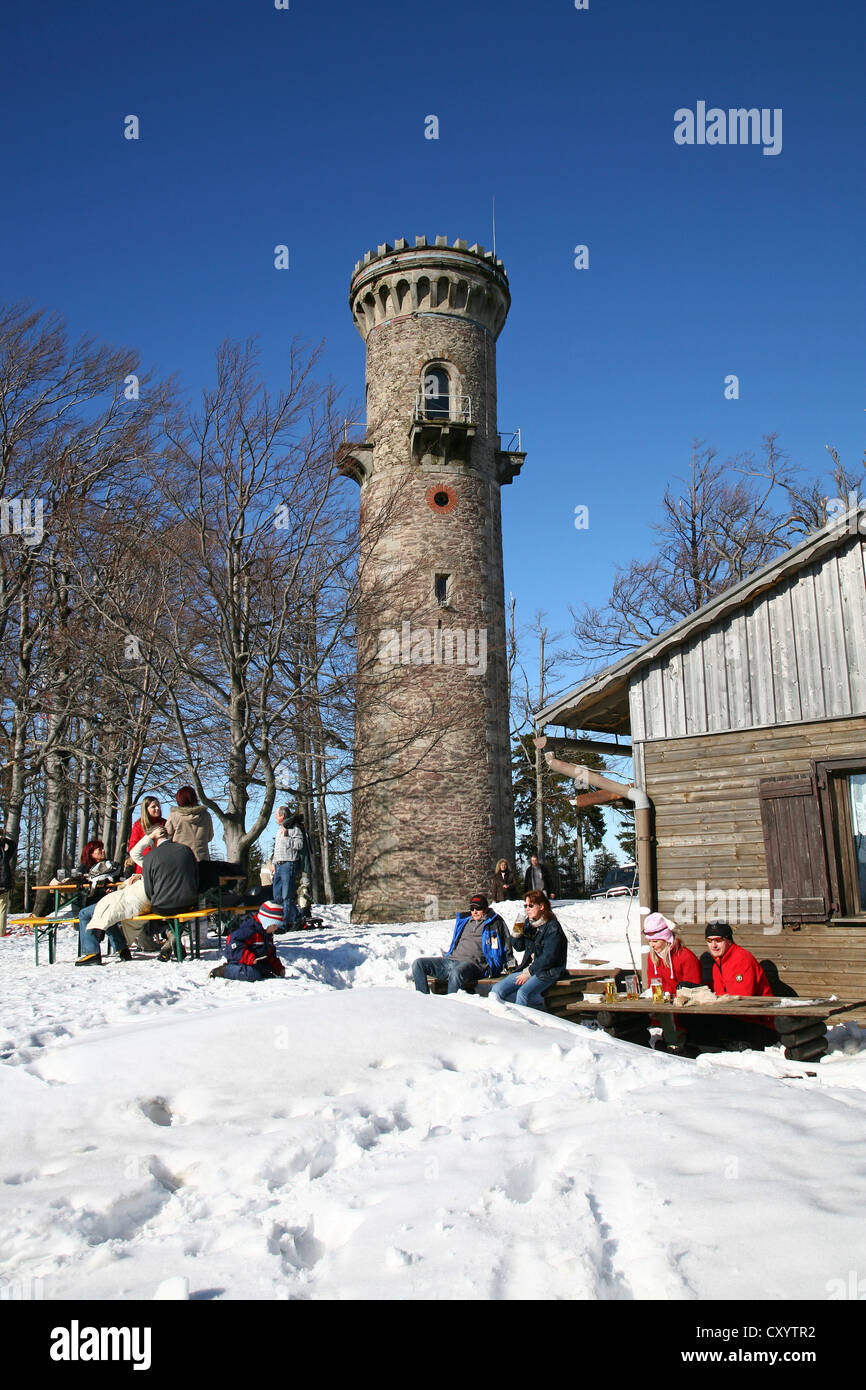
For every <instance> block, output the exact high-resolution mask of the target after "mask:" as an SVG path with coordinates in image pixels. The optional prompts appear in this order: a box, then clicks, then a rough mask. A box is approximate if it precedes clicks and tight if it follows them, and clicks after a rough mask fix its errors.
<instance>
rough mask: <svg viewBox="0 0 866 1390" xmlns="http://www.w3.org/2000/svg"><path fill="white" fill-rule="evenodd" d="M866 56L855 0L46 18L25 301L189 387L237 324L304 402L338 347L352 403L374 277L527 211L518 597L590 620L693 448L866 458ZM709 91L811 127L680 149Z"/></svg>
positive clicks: (173, 1)
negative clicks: (387, 256)
mask: <svg viewBox="0 0 866 1390" xmlns="http://www.w3.org/2000/svg"><path fill="white" fill-rule="evenodd" d="M864 39H866V17H864V12H863V10H862V8H860V7H854V6H852V5H851V4H850V0H825V3H823V4H822V5H820V6H818V5H814V4H811V3H805V0H785V3H782V0H728V3H726V4H724V5H722V4H716V5H707V4H700V3H695V0H660V2H659V3H648V2H647V0H642V3H638V0H625V2H623V0H590V8H589V9H588V10H583V11H578V10H576V9H575V7H574V3H573V0H542V3H540V4H516V3H513V0H503V3H498V4H493V3H492V0H481V3H474V4H472V3H470V4H463V3H460V0H439V3H437V4H435V5H411V6H410V5H406V4H398V3H396V0H380V2H379V3H376V4H375V5H362V4H350V3H347V2H346V0H336V2H335V3H327V0H291V8H290V9H289V10H288V11H284V10H276V9H275V7H274V4H273V0H243V3H241V0H212V3H205V0H200V2H199V3H192V0H146V2H145V3H142V4H138V5H118V4H116V3H112V4H109V3H107V0H95V3H90V4H88V5H87V6H72V5H69V4H68V3H61V2H60V0H43V3H40V4H39V5H38V6H32V5H31V6H19V7H16V10H15V11H14V12H11V13H8V14H7V16H6V19H5V21H4V35H3V45H2V57H0V63H2V79H3V80H2V82H0V124H2V131H3V147H4V155H5V164H6V170H5V174H6V178H5V181H4V182H5V189H6V194H7V196H6V198H5V199H4V202H5V204H6V207H5V214H4V217H3V219H2V229H0V237H2V257H0V294H2V296H3V297H5V298H11V299H17V298H26V299H30V300H32V301H33V302H34V303H36V304H38V305H40V306H46V307H49V308H57V309H59V310H61V311H62V313H63V314H64V315H65V316H66V317H67V319H68V321H69V324H70V326H71V329H72V331H73V333H74V334H76V335H77V334H78V333H85V332H87V333H93V334H95V335H97V336H98V337H102V338H106V339H108V340H111V341H114V342H123V343H128V344H130V345H131V346H134V347H136V348H137V349H138V350H139V351H140V352H141V354H142V357H143V359H144V361H145V363H148V364H153V365H155V366H156V367H157V369H158V370H159V371H160V373H163V374H168V373H170V372H175V373H177V375H178V377H179V379H180V382H181V383H182V385H183V387H184V388H185V389H186V390H188V391H189V392H190V393H197V392H198V391H199V390H200V389H201V387H202V385H203V384H205V383H206V382H207V381H208V380H209V379H210V376H211V373H212V365H213V357H214V352H215V349H216V347H217V345H218V344H219V342H220V341H221V340H222V339H223V338H224V337H226V336H234V337H245V336H247V335H249V334H256V335H259V336H260V339H261V351H262V355H263V359H264V361H265V363H266V364H267V369H268V372H269V375H270V377H271V380H272V381H273V383H274V384H277V383H278V381H279V375H280V369H281V363H282V362H283V361H284V359H285V351H286V345H287V343H288V342H289V340H290V339H291V338H292V337H293V336H294V335H300V336H301V337H302V338H304V339H307V340H309V341H310V342H315V341H318V340H319V339H321V338H324V339H325V340H326V357H325V361H326V367H327V370H328V371H329V372H330V373H331V375H332V376H333V377H334V378H335V379H336V380H337V381H338V382H340V383H341V384H343V385H344V386H345V388H346V398H347V410H348V408H349V405H350V404H351V402H352V401H353V400H354V401H357V400H359V399H361V398H362V397H363V371H364V350H363V344H362V342H361V339H360V338H359V336H358V335H357V333H356V331H355V329H354V327H353V325H352V321H351V317H350V314H349V310H348V306H347V293H348V285H349V279H350V276H351V273H352V267H353V265H354V263H355V261H356V260H357V259H359V257H360V256H362V255H363V253H364V251H365V250H367V249H368V248H369V247H374V246H376V245H377V244H378V243H379V242H382V241H391V242H393V241H394V239H395V238H396V237H398V236H407V237H409V238H414V236H415V235H416V234H418V233H425V234H426V235H427V236H428V237H431V238H432V237H434V236H435V235H436V234H437V233H444V234H446V235H447V236H448V238H449V240H453V239H454V238H455V237H458V236H459V237H465V238H466V239H467V240H468V241H469V242H470V243H471V242H473V241H476V240H477V241H480V242H481V243H483V244H484V245H487V246H489V245H490V244H491V200H492V198H493V197H494V196H495V198H496V233H497V252H498V254H499V255H500V256H501V257H502V259H503V260H504V262H505V267H506V270H507V272H508V275H509V279H510V283H511V289H512V298H513V304H512V310H511V314H510V316H509V320H508V322H507V324H506V326H505V329H504V331H503V333H502V336H501V338H500V341H499V400H500V426H501V428H502V429H503V430H510V429H512V428H514V427H516V426H518V425H519V426H520V427H521V429H522V431H523V440H524V447H525V448H526V450H527V460H526V464H525V467H524V472H523V475H522V476H521V478H520V479H518V481H517V482H516V483H515V484H513V485H512V486H511V487H510V488H506V489H505V490H504V492H503V517H504V543H505V562H506V585H507V587H508V588H510V589H512V590H513V591H514V592H515V594H516V595H517V597H518V603H519V612H520V614H521V616H522V617H523V618H524V619H529V618H531V616H532V613H533V612H534V610H535V609H536V608H539V607H540V608H543V609H545V610H546V611H547V613H548V615H549V620H550V626H551V629H552V630H556V629H560V630H561V629H565V628H566V627H567V625H568V619H567V606H568V604H569V603H570V602H571V603H575V604H580V603H582V602H583V601H585V600H589V601H593V602H601V601H603V599H604V598H605V596H606V595H607V593H608V592H609V590H610V586H611V582H612V579H613V575H614V566H615V564H616V562H617V560H619V561H620V562H627V561H628V560H629V558H631V556H633V555H635V554H640V553H644V552H645V551H646V550H647V548H648V547H649V545H650V544H651V532H650V531H649V526H650V524H651V522H652V521H653V520H654V519H655V518H656V517H657V515H658V510H659V502H660V499H661V495H662V492H663V491H664V487H665V484H666V482H667V481H668V479H669V478H671V477H673V476H675V475H676V474H678V473H680V472H682V471H683V470H684V469H685V468H686V466H687V463H688V458H689V449H690V444H691V441H692V439H693V438H694V437H698V438H700V439H703V440H705V441H706V442H708V443H711V444H712V445H714V446H715V448H716V449H717V450H718V452H719V455H720V456H721V457H722V458H727V457H730V456H732V455H735V454H737V453H739V452H741V451H743V450H746V449H755V450H757V448H758V446H759V444H760V439H761V436H762V435H763V434H764V433H765V432H767V431H771V430H774V431H778V432H779V434H780V437H781V443H782V445H783V447H785V448H787V449H788V450H789V452H790V453H791V454H792V456H793V457H794V458H795V459H796V460H797V461H799V462H800V463H802V464H803V465H804V467H805V468H806V469H807V471H808V472H809V473H818V472H820V471H821V470H823V468H824V467H825V464H826V461H827V456H826V453H825V445H826V444H834V445H835V446H836V447H838V448H839V449H840V450H841V452H842V455H843V457H844V458H845V460H846V461H847V462H849V463H853V462H854V461H855V460H857V459H859V458H860V457H861V456H862V453H863V448H864V421H866V415H864V406H866V389H864V315H863V308H864V259H866V258H864V250H863V247H864V221H866V220H864V174H863V144H864V125H866V121H864V115H866V112H864V107H866V97H864V83H863V77H862V55H863V50H864ZM701 100H703V101H706V103H707V105H708V106H718V107H721V108H725V109H727V108H729V107H735V106H745V107H758V108H769V109H775V108H781V109H782V111H783V144H782V150H781V153H779V154H778V155H776V156H767V155H764V154H763V153H762V150H761V147H760V146H715V147H710V146H679V145H677V144H675V142H674V139H673V132H674V112H675V110H677V109H678V108H680V107H690V108H692V109H694V108H695V107H696V104H697V102H698V101H701ZM128 114H135V115H137V116H138V117H139V120H140V125H141V134H140V139H139V140H138V141H127V140H125V139H124V138H123V121H124V117H125V116H126V115H128ZM430 114H435V115H437V116H438V118H439V123H440V125H439V139H438V140H435V141H434V140H427V139H425V138H424V129H425V117H426V116H428V115H430ZM277 243H286V244H287V245H288V246H289V248H290V255H291V269H290V270H289V271H285V272H280V271H277V270H275V269H274V265H273V248H274V246H275V245H276V244H277ZM577 244H586V245H587V246H588V247H589V252H590V266H589V269H588V270H581V271H579V270H576V269H575V267H574V263H573V262H574V247H575V246H576V245H577ZM729 373H735V374H736V375H737V376H738V377H739V381H740V399H739V400H737V401H728V400H725V398H724V394H723V392H724V378H725V377H726V375H728V374H729ZM578 505H587V506H588V507H589V514H590V525H589V529H588V530H587V531H577V530H576V529H575V527H574V509H575V507H576V506H578Z"/></svg>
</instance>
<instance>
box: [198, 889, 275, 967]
mask: <svg viewBox="0 0 866 1390" xmlns="http://www.w3.org/2000/svg"><path fill="white" fill-rule="evenodd" d="M282 922H283V905H282V903H277V902H273V901H269V902H264V903H262V905H261V907H260V908H259V910H258V912H248V913H247V914H246V916H245V917H242V918H241V920H240V921H239V922H238V923H237V925H236V926H233V927H232V929H231V931H230V932H229V934H228V936H227V937H226V955H227V956H228V960H227V961H226V963H225V965H218V966H217V967H216V969H215V970H212V971H211V972H210V975H209V976H208V979H210V980H219V979H224V980H249V981H250V982H251V983H255V982H256V981H258V980H268V979H270V978H271V977H272V976H277V977H279V978H282V976H283V975H285V973H286V967H285V966H284V965H283V962H282V961H281V960H280V958H279V956H278V955H277V948H276V946H275V945H274V932H275V931H277V930H278V929H279V927H281V926H282Z"/></svg>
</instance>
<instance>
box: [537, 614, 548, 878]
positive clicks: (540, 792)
mask: <svg viewBox="0 0 866 1390" xmlns="http://www.w3.org/2000/svg"><path fill="white" fill-rule="evenodd" d="M546 638H547V628H546V627H542V628H541V629H540V630H539V634H538V640H539V661H538V673H539V674H538V708H539V709H543V707H544V643H545V640H546ZM543 774H544V758H543V755H542V752H541V749H540V748H539V747H538V745H537V744H536V747H535V845H536V850H537V852H538V858H539V859H540V860H543V859H544V783H543Z"/></svg>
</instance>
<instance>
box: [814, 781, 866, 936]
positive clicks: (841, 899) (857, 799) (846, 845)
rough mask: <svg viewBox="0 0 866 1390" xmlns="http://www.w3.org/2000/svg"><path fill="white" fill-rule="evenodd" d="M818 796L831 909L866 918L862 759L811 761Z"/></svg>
mask: <svg viewBox="0 0 866 1390" xmlns="http://www.w3.org/2000/svg"><path fill="white" fill-rule="evenodd" d="M813 766H814V768H815V774H816V779H817V784H818V791H819V795H820V800H821V811H822V816H823V822H824V834H825V839H826V845H827V868H828V871H829V879H830V888H831V893H832V898H833V906H834V908H835V910H836V911H837V912H838V913H839V914H840V915H841V916H843V917H862V918H864V920H866V759H863V758H829V759H827V760H826V761H823V762H817V763H815V764H813Z"/></svg>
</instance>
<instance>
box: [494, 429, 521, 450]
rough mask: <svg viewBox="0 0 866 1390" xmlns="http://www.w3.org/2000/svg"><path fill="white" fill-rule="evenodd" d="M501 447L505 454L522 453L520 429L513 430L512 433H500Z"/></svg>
mask: <svg viewBox="0 0 866 1390" xmlns="http://www.w3.org/2000/svg"><path fill="white" fill-rule="evenodd" d="M499 448H500V452H501V453H503V454H521V453H523V448H522V445H521V443H520V430H519V429H518V430H512V431H511V433H510V434H500V435H499Z"/></svg>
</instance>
